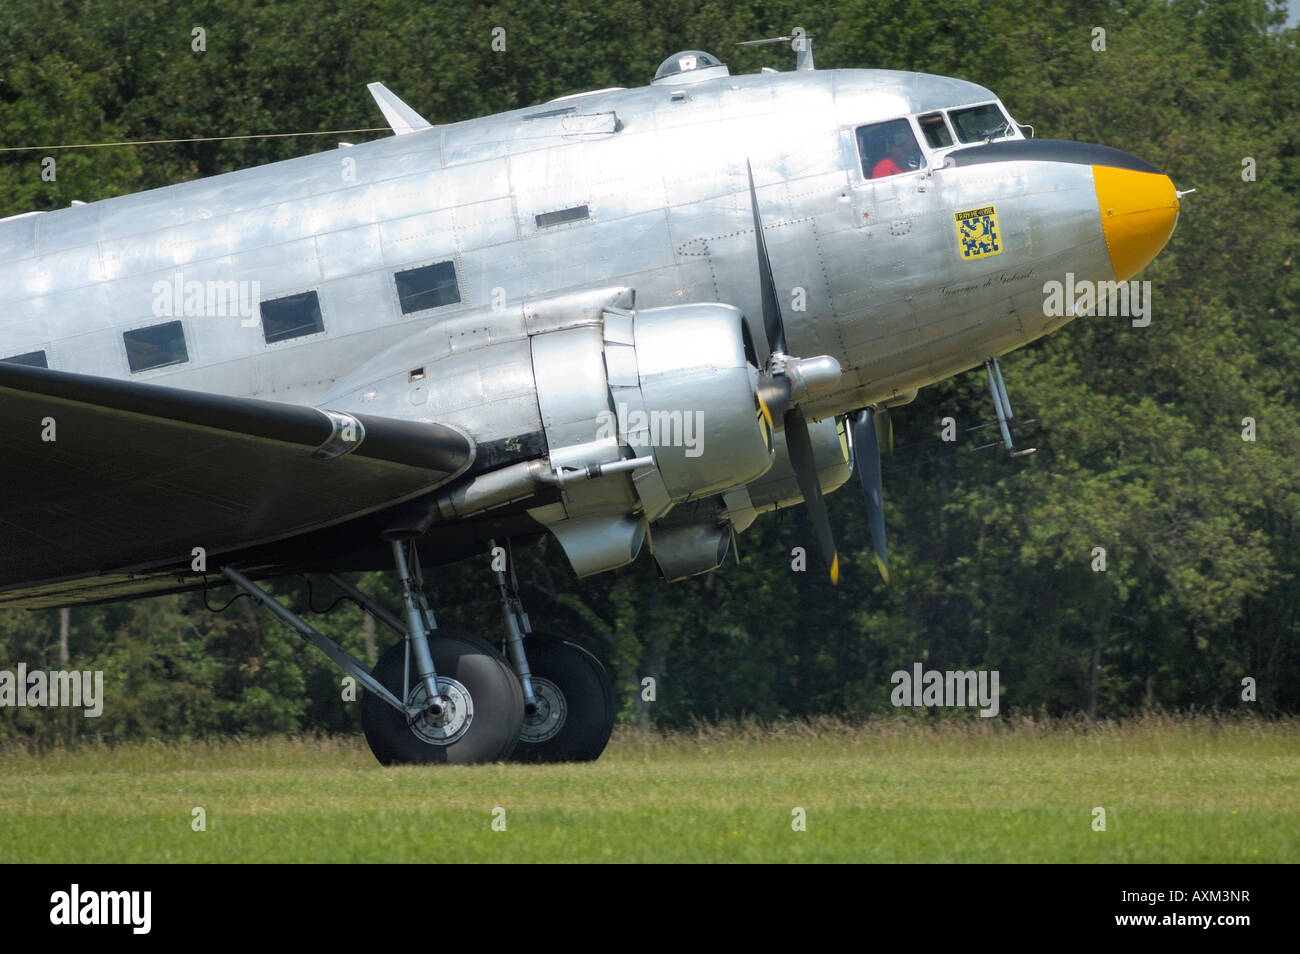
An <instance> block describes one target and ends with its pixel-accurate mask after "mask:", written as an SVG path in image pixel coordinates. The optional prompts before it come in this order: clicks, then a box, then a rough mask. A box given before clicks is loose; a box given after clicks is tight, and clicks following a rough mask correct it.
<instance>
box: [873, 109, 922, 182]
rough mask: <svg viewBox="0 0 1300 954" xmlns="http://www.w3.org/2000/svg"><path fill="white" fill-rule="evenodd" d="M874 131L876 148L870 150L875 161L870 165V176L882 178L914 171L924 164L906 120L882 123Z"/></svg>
mask: <svg viewBox="0 0 1300 954" xmlns="http://www.w3.org/2000/svg"><path fill="white" fill-rule="evenodd" d="M875 132H876V137H877V146H878V148H877V149H876V150H873V152H872V155H874V156H876V161H875V164H874V165H873V166H872V167H871V178H873V179H883V178H884V177H885V176H896V175H898V174H899V173H903V172H915V171H916V170H917V169H920V168H921V167H922V166H923V165H925V161H924V160H923V159H922V157H921V150H920V148H919V147H918V146H917V144H916V137H915V136H913V135H912V129H911V127H910V126H909V125H908V124H907V122H906V120H896V121H894V122H890V123H882V124H881V126H880V128H878V129H877V130H876V131H875Z"/></svg>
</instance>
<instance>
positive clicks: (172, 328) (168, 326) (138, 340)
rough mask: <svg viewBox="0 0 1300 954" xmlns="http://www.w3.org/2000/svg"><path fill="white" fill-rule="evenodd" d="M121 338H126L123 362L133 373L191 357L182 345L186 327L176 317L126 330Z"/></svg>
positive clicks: (183, 360)
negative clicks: (173, 319)
mask: <svg viewBox="0 0 1300 954" xmlns="http://www.w3.org/2000/svg"><path fill="white" fill-rule="evenodd" d="M122 340H123V341H125V342H126V363H127V364H128V365H130V366H131V372H132V373H133V374H134V373H135V372H137V371H149V370H151V369H153V368H164V367H166V366H167V365H169V364H182V363H184V362H186V361H188V360H190V355H189V352H188V351H187V350H186V348H185V330H184V329H183V328H182V327H181V323H180V322H179V321H168V322H165V323H164V324H161V325H151V326H150V327H148V328H136V329H135V330H134V331H125V332H123V333H122Z"/></svg>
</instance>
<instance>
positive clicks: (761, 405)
mask: <svg viewBox="0 0 1300 954" xmlns="http://www.w3.org/2000/svg"><path fill="white" fill-rule="evenodd" d="M758 409H759V410H760V411H762V412H763V420H765V421H767V429H768V430H769V431H774V430H776V425H775V424H773V423H772V411H771V409H770V408H769V407H768V406H767V402H766V401H764V400H763V399H762V398H759V399H758Z"/></svg>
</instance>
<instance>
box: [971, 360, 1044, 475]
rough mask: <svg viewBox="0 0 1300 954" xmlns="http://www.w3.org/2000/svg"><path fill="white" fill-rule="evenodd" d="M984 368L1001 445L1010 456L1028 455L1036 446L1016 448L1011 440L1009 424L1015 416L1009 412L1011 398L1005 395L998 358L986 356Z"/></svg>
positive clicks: (1005, 386) (1005, 389)
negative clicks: (999, 430)
mask: <svg viewBox="0 0 1300 954" xmlns="http://www.w3.org/2000/svg"><path fill="white" fill-rule="evenodd" d="M984 370H985V371H987V372H988V376H989V391H990V393H991V394H992V395H993V410H994V411H996V412H997V415H998V427H999V428H1000V429H1001V431H1002V445H1003V446H1004V447H1005V448H1006V449H1007V453H1008V454H1009V455H1010V456H1012V457H1027V456H1029V455H1030V454H1032V453H1034V452H1035V451H1037V450H1038V448H1037V447H1026V448H1025V449H1024V450H1016V448H1015V444H1013V443H1012V441H1011V425H1013V424H1014V423H1015V421H1016V417H1015V415H1014V414H1013V413H1011V399H1010V398H1009V397H1007V383H1006V382H1005V381H1003V380H1002V368H1001V367H1000V366H999V365H998V359H997V358H988V359H987V360H986V361H985V362H984ZM986 446H987V445H986Z"/></svg>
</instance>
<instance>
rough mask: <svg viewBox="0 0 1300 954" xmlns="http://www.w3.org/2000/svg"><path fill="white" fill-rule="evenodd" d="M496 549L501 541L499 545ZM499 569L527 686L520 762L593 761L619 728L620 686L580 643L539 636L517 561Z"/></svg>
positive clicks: (513, 657)
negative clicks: (617, 687) (522, 591)
mask: <svg viewBox="0 0 1300 954" xmlns="http://www.w3.org/2000/svg"><path fill="white" fill-rule="evenodd" d="M493 545H494V546H495V541H493ZM507 564H508V565H507V568H506V569H504V570H497V571H496V573H497V585H498V588H499V590H500V593H501V606H502V609H503V611H504V614H505V630H506V651H507V653H508V654H509V657H510V661H511V664H512V665H513V666H514V667H515V672H516V674H517V675H518V676H519V681H520V682H521V683H522V684H523V687H524V695H525V699H526V703H525V709H524V719H523V726H522V729H521V732H520V735H519V744H518V745H517V746H515V750H514V755H513V758H514V759H515V760H516V761H519V762H589V761H592V760H594V759H596V758H598V757H599V756H600V753H601V752H603V751H605V746H606V744H608V742H609V736H610V733H611V732H612V731H613V729H614V717H615V715H616V713H615V709H614V687H613V684H612V682H611V681H610V678H609V674H608V673H607V672H606V671H605V667H604V666H602V665H601V664H600V661H599V660H598V659H596V657H595V656H593V655H592V654H591V653H589V652H587V650H585V649H583V648H582V647H581V646H579V645H577V644H576V643H571V642H569V641H567V640H564V639H560V638H558V637H555V636H547V635H544V634H541V633H534V632H533V630H532V625H531V623H530V622H529V619H528V614H527V613H526V612H525V611H524V605H523V601H522V600H521V599H520V597H519V581H518V578H517V577H516V576H515V567H514V560H513V558H511V557H510V555H509V552H508V549H507Z"/></svg>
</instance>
